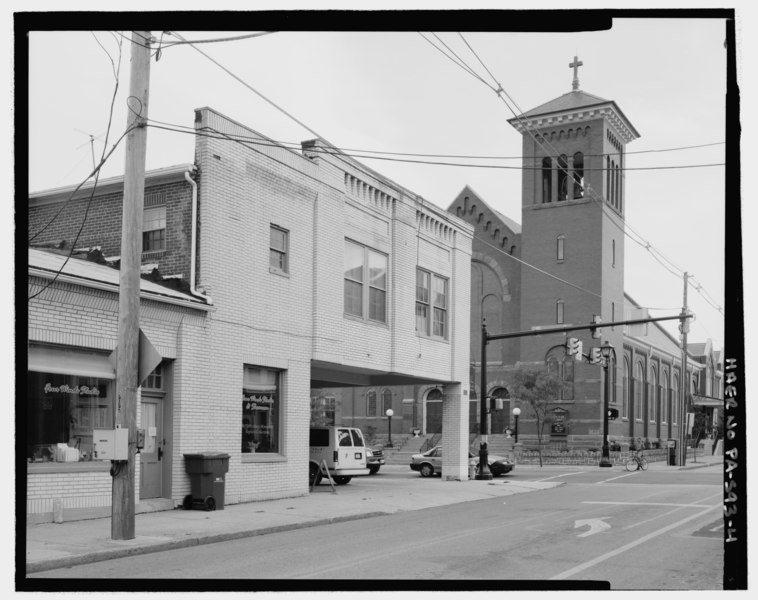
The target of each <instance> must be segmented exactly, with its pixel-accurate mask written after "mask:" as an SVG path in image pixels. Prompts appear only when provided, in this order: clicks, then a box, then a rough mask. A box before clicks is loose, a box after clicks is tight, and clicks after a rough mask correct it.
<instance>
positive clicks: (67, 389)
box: [45, 383, 100, 396]
mask: <svg viewBox="0 0 758 600" xmlns="http://www.w3.org/2000/svg"><path fill="white" fill-rule="evenodd" d="M45 393H46V394H79V395H80V396H99V395H100V390H99V389H97V388H96V387H87V386H86V385H75V386H73V387H72V386H70V385H67V384H65V383H64V384H63V385H59V386H54V385H52V384H50V383H46V384H45Z"/></svg>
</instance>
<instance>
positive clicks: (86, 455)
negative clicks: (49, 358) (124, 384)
mask: <svg viewBox="0 0 758 600" xmlns="http://www.w3.org/2000/svg"><path fill="white" fill-rule="evenodd" d="M111 383H112V382H111V381H110V380H107V379H99V378H96V377H83V376H76V375H60V374H53V373H38V372H32V371H30V372H29V373H28V377H27V421H26V422H27V431H26V433H27V435H26V438H27V458H28V459H29V461H30V462H52V461H57V462H74V461H87V460H92V430H93V429H113V428H114V427H115V425H114V416H113V402H112V400H111V394H110V385H111Z"/></svg>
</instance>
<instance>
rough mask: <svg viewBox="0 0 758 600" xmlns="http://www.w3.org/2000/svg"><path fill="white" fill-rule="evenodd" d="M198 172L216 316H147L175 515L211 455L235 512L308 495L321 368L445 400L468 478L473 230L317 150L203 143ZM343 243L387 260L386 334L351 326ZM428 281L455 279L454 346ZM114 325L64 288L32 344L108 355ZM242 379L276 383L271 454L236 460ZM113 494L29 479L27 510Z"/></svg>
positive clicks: (100, 298)
mask: <svg viewBox="0 0 758 600" xmlns="http://www.w3.org/2000/svg"><path fill="white" fill-rule="evenodd" d="M196 126H197V127H198V128H202V127H210V128H212V129H214V130H216V131H218V132H222V133H224V134H228V135H231V136H234V135H239V136H245V137H250V136H251V135H253V136H257V135H259V134H256V132H254V131H252V130H250V129H248V128H246V127H243V126H241V125H239V124H237V123H235V122H233V121H231V120H229V119H227V118H226V117H223V116H222V115H219V114H218V113H215V112H214V111H212V110H210V109H200V110H199V111H198V113H197V118H196ZM324 151H326V153H324ZM195 160H196V165H197V167H198V173H197V182H198V191H199V195H198V200H199V214H198V223H199V229H198V255H197V260H198V265H197V267H198V268H197V273H196V276H197V281H196V283H197V286H198V287H200V288H203V289H205V290H206V291H207V293H208V295H209V296H211V297H212V298H213V307H212V308H211V309H210V310H208V311H204V310H194V309H191V308H186V307H178V306H172V305H165V304H162V303H159V302H153V301H143V302H142V303H141V309H140V326H141V328H142V329H143V331H144V332H145V333H146V334H147V335H148V337H149V338H150V340H151V342H152V343H153V345H154V346H155V347H156V348H157V349H158V350H159V352H160V354H161V355H162V356H163V357H164V358H168V359H172V363H171V367H170V386H171V389H170V393H169V396H170V401H167V403H166V411H167V414H166V416H165V417H164V425H165V430H166V437H167V445H166V454H165V455H164V461H165V462H164V464H167V465H168V469H167V471H166V469H164V472H167V473H168V474H169V477H168V481H167V482H166V483H165V484H164V496H170V497H171V498H172V499H173V500H174V502H175V503H177V504H178V503H181V501H182V499H183V498H184V497H185V496H186V495H187V494H189V493H190V491H191V486H190V478H189V476H188V475H187V473H186V472H185V468H184V464H185V460H184V455H185V454H187V453H196V452H202V451H214V452H226V453H228V454H229V457H230V458H229V471H228V473H227V474H226V477H225V499H224V503H225V504H234V503H238V502H247V501H255V500H265V499H273V498H282V497H294V496H299V495H305V494H307V493H308V487H307V475H306V474H307V470H308V445H309V444H308V438H309V422H310V390H311V370H312V361H317V362H318V363H320V364H328V365H329V366H330V367H331V368H334V369H337V370H340V369H344V370H355V369H358V370H360V369H364V370H370V371H371V372H376V373H386V374H390V373H391V374H396V376H404V377H413V378H415V380H416V381H418V382H419V383H424V382H427V383H434V384H441V385H443V386H445V390H446V393H445V398H444V405H443V421H444V423H445V432H446V436H445V444H446V446H445V447H446V448H447V449H448V450H446V452H448V456H454V455H459V456H460V460H456V461H453V463H451V464H450V465H446V466H445V473H444V475H445V477H446V478H448V479H463V478H465V477H466V476H467V466H466V459H465V457H466V454H467V430H468V426H467V420H468V395H467V394H468V389H469V381H468V378H469V333H468V327H469V304H470V259H471V243H472V230H473V229H472V227H471V226H470V225H467V224H466V223H464V222H463V221H462V220H460V219H458V218H457V217H455V216H453V215H451V214H449V213H446V212H445V211H443V210H441V209H439V208H436V207H435V206H432V205H430V204H428V203H427V202H425V201H424V200H423V199H422V198H420V197H418V196H416V195H414V194H412V193H411V192H409V191H408V190H405V189H403V188H402V187H400V186H398V185H397V184H395V183H393V182H391V181H389V180H386V179H384V178H382V177H381V176H380V175H378V174H377V173H374V172H373V171H370V170H369V169H366V168H365V167H363V166H362V165H360V164H359V163H357V162H355V161H353V160H352V159H349V158H347V157H345V156H344V155H338V154H336V153H335V151H334V149H333V148H331V147H329V146H324V145H323V143H322V142H320V141H316V142H313V143H312V144H310V145H306V148H305V149H304V151H303V153H298V152H293V151H291V150H288V149H285V148H282V147H278V146H275V145H261V146H252V145H250V144H244V143H237V142H234V141H228V140H223V139H218V138H215V137H205V136H198V138H197V145H196V155H195ZM271 225H276V226H277V227H280V228H283V229H285V230H286V231H287V232H288V240H289V247H288V266H289V268H288V272H287V273H284V274H283V273H279V272H273V271H272V270H271V269H270V268H269V233H270V227H271ZM346 238H349V239H351V240H354V241H356V242H358V243H360V244H363V245H365V246H367V247H369V248H371V249H373V250H376V251H379V252H382V253H384V254H386V255H387V257H388V282H387V303H386V308H387V322H386V323H372V322H368V321H366V320H362V319H358V318H352V317H349V316H346V315H345V314H344V244H345V239H346ZM418 266H421V267H423V268H426V269H428V270H430V271H433V272H434V273H435V274H437V275H440V276H442V277H445V278H447V279H448V280H449V288H448V290H449V299H448V300H449V303H448V336H447V339H444V340H439V339H429V338H424V337H420V336H419V335H417V333H416V330H415V326H416V323H415V303H416V269H417V267H418ZM44 283H45V282H44V281H43V280H36V279H35V278H32V280H31V281H30V286H32V285H36V286H37V288H36V289H39V285H40V284H44ZM117 316H118V296H117V294H116V293H115V292H113V291H107V290H99V289H93V288H85V287H83V286H78V285H75V284H72V283H65V282H57V283H56V284H54V285H53V286H51V287H50V288H49V289H48V290H46V291H45V292H43V293H42V294H41V295H40V296H39V297H37V298H35V299H34V300H32V301H31V302H30V304H29V329H28V331H29V341H30V342H32V343H44V344H55V345H60V346H73V347H80V348H88V349H97V350H101V351H103V352H109V351H111V350H113V349H114V348H115V347H116V337H117V331H118V320H117ZM244 365H252V366H259V367H267V368H272V369H277V370H279V371H280V373H281V382H280V383H281V386H280V399H281V422H280V432H281V439H280V449H279V452H278V453H276V454H269V453H256V454H243V453H242V452H241V425H242V422H241V421H242V406H241V399H242V382H243V369H244ZM137 415H138V418H139V415H140V410H139V407H138V410H137ZM457 432H459V433H460V435H457ZM138 462H139V461H138ZM82 464H84V463H82ZM137 466H138V465H137ZM32 467H35V465H31V466H30V471H33V470H34V469H33V468H32ZM81 468H82V469H86V466H82V467H81ZM139 475H140V474H139V469H137V478H136V487H137V489H138V488H139ZM110 488H111V478H110V475H109V473H108V471H107V470H102V469H100V470H97V469H95V470H93V471H92V472H77V473H70V472H60V473H58V472H55V468H54V467H48V468H47V469H45V472H35V473H32V472H30V474H29V476H28V488H27V500H28V502H27V508H28V510H29V511H30V513H46V512H49V511H51V510H52V504H53V502H54V501H55V500H56V499H63V501H64V502H65V503H66V508H85V507H86V506H93V507H103V506H109V504H110V494H111V492H110ZM138 500H139V499H138ZM88 503H89V504H88Z"/></svg>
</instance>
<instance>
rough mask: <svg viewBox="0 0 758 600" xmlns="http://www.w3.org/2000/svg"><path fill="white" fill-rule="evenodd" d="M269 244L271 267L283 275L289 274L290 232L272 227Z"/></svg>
mask: <svg viewBox="0 0 758 600" xmlns="http://www.w3.org/2000/svg"><path fill="white" fill-rule="evenodd" d="M270 240H271V241H270V242H269V266H270V267H271V268H272V269H274V270H276V271H281V272H282V273H288V272H289V260H288V249H287V245H288V243H287V242H288V241H289V232H288V231H287V230H286V229H282V228H281V227H277V226H276V225H271V234H270Z"/></svg>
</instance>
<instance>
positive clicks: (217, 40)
mask: <svg viewBox="0 0 758 600" xmlns="http://www.w3.org/2000/svg"><path fill="white" fill-rule="evenodd" d="M164 33H167V34H168V35H176V34H175V33H173V32H171V31H166V32H164ZM272 33H277V32H276V31H261V32H259V33H249V34H246V35H237V36H233V37H225V38H214V39H207V40H184V39H183V40H181V41H179V42H167V43H165V44H162V47H163V48H171V47H172V46H181V45H184V44H218V43H221V42H236V41H239V40H247V39H250V38H257V37H261V36H264V35H270V34H272Z"/></svg>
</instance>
